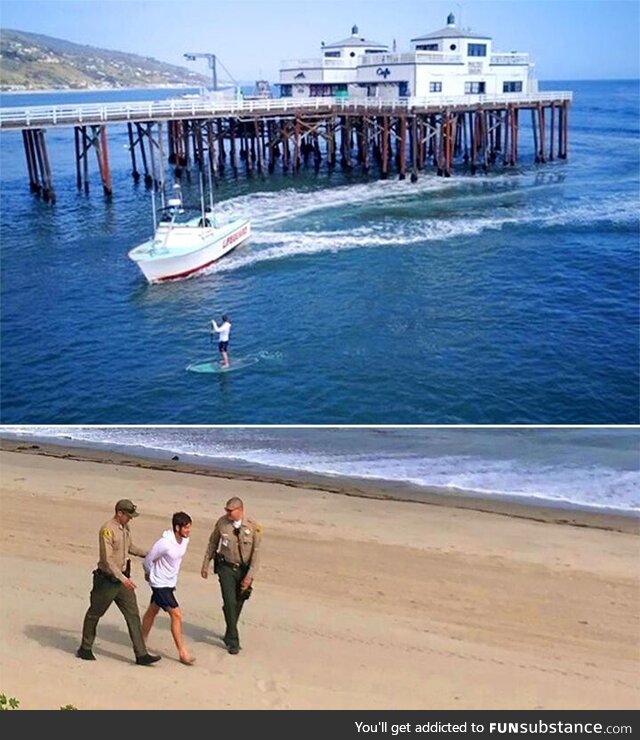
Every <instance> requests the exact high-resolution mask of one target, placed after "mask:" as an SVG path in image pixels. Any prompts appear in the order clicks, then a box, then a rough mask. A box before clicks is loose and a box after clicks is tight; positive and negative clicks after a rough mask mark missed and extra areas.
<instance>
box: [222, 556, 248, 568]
mask: <svg viewBox="0 0 640 740" xmlns="http://www.w3.org/2000/svg"><path fill="white" fill-rule="evenodd" d="M220 564H221V565H226V566H227V567H229V568H231V570H240V568H246V567H247V566H246V564H244V563H230V562H229V561H228V560H225V559H224V558H220Z"/></svg>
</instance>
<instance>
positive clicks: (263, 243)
mask: <svg viewBox="0 0 640 740" xmlns="http://www.w3.org/2000/svg"><path fill="white" fill-rule="evenodd" d="M462 184H464V185H467V184H468V180H467V181H466V182H463V181H462V180H461V181H460V184H459V185H457V186H454V187H459V186H460V185H462ZM397 185H400V186H401V187H400V188H399V187H397ZM386 186H387V183H376V184H375V185H373V186H369V185H365V186H356V187H355V193H354V192H352V190H353V189H352V188H338V189H337V190H342V191H343V192H342V194H341V195H340V194H338V193H337V192H336V191H321V193H305V194H302V196H301V199H302V201H303V210H302V211H301V210H300V209H299V208H295V207H294V205H291V204H289V203H287V202H285V203H283V202H282V200H283V199H285V200H286V199H287V197H288V196H285V195H284V194H283V193H279V194H277V195H275V194H272V193H270V194H258V195H256V196H246V200H247V204H248V203H251V208H250V213H251V218H252V220H253V221H254V223H255V224H256V226H255V231H254V233H253V237H252V240H251V242H250V243H249V244H248V245H247V247H246V248H245V249H244V250H240V251H238V252H236V253H234V254H233V255H230V256H229V257H228V258H227V259H226V260H224V261H222V262H220V263H218V264H217V265H215V266H212V267H211V268H209V270H207V272H209V271H211V272H228V271H234V270H239V269H242V268H245V267H249V266H252V265H255V264H258V263H263V262H269V261H274V260H283V259H288V258H291V257H297V256H304V255H317V254H322V253H337V252H343V251H346V250H352V249H371V248H376V247H389V246H411V245H421V244H424V243H425V242H427V243H428V242H434V241H443V240H454V239H459V238H466V237H471V236H477V235H479V234H482V233H484V232H487V231H491V230H495V231H499V230H502V229H504V228H514V229H517V228H518V227H530V226H531V225H532V224H535V225H536V227H538V228H540V229H553V228H556V227H559V226H567V225H574V226H575V227H576V228H588V229H592V228H594V227H595V226H598V225H602V226H606V225H607V224H611V225H613V226H615V227H623V228H625V227H631V228H633V227H634V226H635V225H636V224H637V222H638V216H637V209H636V208H635V203H634V202H633V198H632V196H631V195H630V196H629V197H628V198H624V197H623V198H620V196H616V197H614V196H611V197H609V198H603V199H601V200H600V201H599V203H598V207H597V208H595V207H594V204H593V202H592V201H591V200H590V199H588V198H587V197H583V198H582V199H580V198H578V199H576V200H572V201H567V203H566V204H563V203H560V204H559V205H558V204H557V203H555V202H545V203H541V204H536V205H526V204H525V205H524V206H523V205H521V204H520V203H515V204H514V203H513V199H509V198H506V199H505V198H502V199H500V202H499V203H494V205H493V208H492V214H491V215H489V216H487V215H486V211H487V209H486V207H484V205H483V206H481V207H478V205H476V206H475V208H474V206H473V205H470V202H469V201H473V200H477V198H482V199H483V200H484V199H485V198H487V197H492V196H490V195H489V196H488V195H487V194H486V193H485V194H481V195H474V194H473V193H471V194H470V196H469V197H466V194H461V193H456V200H455V201H452V200H448V201H447V202H446V209H445V210H443V211H442V213H441V214H439V215H437V216H432V217H428V216H426V215H425V217H407V216H403V215H402V214H403V211H402V210H400V211H399V212H398V213H394V211H393V210H392V209H389V204H390V203H391V202H394V201H395V202H399V203H401V202H402V199H403V198H404V199H406V198H407V191H406V183H396V187H391V188H389V191H388V192H387V190H386ZM445 187H448V185H447V186H445ZM429 190H431V191H436V192H437V191H439V190H442V188H435V187H432V188H430V187H423V192H424V191H429ZM287 192H288V191H287ZM381 193H384V198H385V200H384V204H385V208H381V210H380V215H379V216H378V218H377V220H376V219H375V218H373V219H372V218H370V217H368V218H367V223H366V224H364V223H361V225H359V226H355V227H353V228H348V229H333V230H329V229H313V228H305V229H299V228H297V229H296V226H299V224H300V220H301V217H302V216H303V215H308V214H309V213H311V212H312V211H322V210H324V209H331V211H332V218H333V219H334V220H336V221H337V222H339V218H340V213H339V212H337V209H338V208H340V209H343V210H344V211H346V210H349V211H350V212H351V213H352V214H353V206H354V205H357V204H358V203H362V204H365V203H367V202H375V203H377V202H379V196H380V194H381ZM521 194H522V193H521ZM243 197H244V196H243ZM410 197H411V198H412V199H413V198H415V193H414V192H412V193H411V196H410ZM496 197H497V196H496ZM234 200H236V201H237V200H238V199H234ZM494 200H495V197H494ZM253 201H258V203H260V207H261V208H265V209H266V210H269V209H271V211H272V214H271V215H270V216H267V217H264V216H263V217H260V216H258V215H257V212H256V211H254V208H255V205H256V204H255V202H253ZM267 203H268V204H269V205H267ZM474 210H475V211H476V214H475V215H474V213H473V211H474ZM254 214H256V215H254ZM362 220H364V219H362ZM308 221H309V220H308V219H307V223H308ZM318 222H319V223H321V222H320V221H318Z"/></svg>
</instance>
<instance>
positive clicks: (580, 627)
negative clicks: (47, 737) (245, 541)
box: [0, 441, 640, 709]
mask: <svg viewBox="0 0 640 740" xmlns="http://www.w3.org/2000/svg"><path fill="white" fill-rule="evenodd" d="M2 448H3V450H2V451H1V452H0V466H1V467H0V490H1V498H0V502H1V510H0V513H1V537H0V558H1V560H0V565H1V572H2V605H1V612H0V614H1V618H0V638H1V644H2V648H1V655H0V693H4V694H6V695H7V696H14V697H16V698H18V699H19V700H20V706H21V708H22V709H57V708H58V707H59V706H61V705H65V704H73V705H75V706H76V707H78V708H80V709H243V708H244V709H536V708H537V709H637V708H639V707H640V676H639V671H638V666H639V661H638V658H639V657H640V651H639V643H640V624H639V615H640V591H639V583H640V577H639V569H638V564H639V562H640V557H639V556H640V536H639V535H638V521H637V520H633V519H628V518H624V517H602V516H593V517H590V516H588V515H580V516H577V517H576V518H575V519H574V518H573V517H571V516H565V515H563V516H558V512H557V511H555V512H554V511H552V510H543V509H536V508H528V507H524V506H507V505H505V506H502V507H498V509H499V510H498V511H480V510H477V509H483V508H487V505H485V504H486V502H484V503H483V502H481V501H476V502H475V504H474V503H473V502H466V503H465V504H464V506H463V508H460V507H459V506H458V504H457V502H456V501H454V500H453V499H450V500H449V501H447V499H446V498H443V497H435V498H434V499H433V500H432V501H431V503H430V504H421V503H416V502H413V501H392V500H388V499H385V498H384V497H382V498H369V499H367V498H362V497H361V495H354V494H362V493H363V492H362V491H357V490H354V488H353V486H352V485H350V484H348V483H346V482H345V483H344V486H341V484H340V483H339V482H338V483H336V482H334V483H333V484H332V486H330V487H329V486H324V488H323V487H321V486H319V485H316V484H315V483H312V482H308V483H304V482H303V481H295V482H294V481H289V482H288V483H282V482H277V481H264V480H250V479H247V478H248V476H244V477H243V476H239V475H237V474H222V473H220V474H216V475H212V474H211V472H209V474H207V475H203V474H201V473H202V471H197V470H195V469H194V468H193V466H191V468H190V467H189V466H183V467H180V465H179V464H178V463H168V464H162V463H154V464H152V463H150V462H149V461H140V460H136V459H134V458H133V457H131V456H123V455H115V454H105V453H97V452H88V451H85V450H78V449H64V448H60V447H56V448H52V447H47V446H44V445H40V446H38V447H37V448H36V447H34V446H31V445H25V444H24V443H22V444H20V443H8V442H6V441H4V442H3V443H2ZM44 453H46V454H44ZM78 458H83V459H78ZM169 467H173V468H178V470H169V469H166V468H169ZM158 468H165V469H158ZM329 488H330V489H331V490H329ZM341 490H342V491H343V493H346V494H351V495H340V493H339V492H340V491H341ZM364 493H365V494H366V495H374V496H375V491H374V490H373V489H371V490H369V491H367V492H364ZM233 495H240V496H241V497H242V498H244V500H245V503H246V510H247V514H249V515H251V516H253V517H254V518H256V519H257V520H258V521H260V522H261V524H262V525H263V527H264V540H263V560H262V568H261V571H260V573H259V574H258V577H257V579H256V582H255V584H254V585H255V588H254V594H253V596H252V598H251V600H250V601H249V602H248V604H247V606H246V609H245V611H244V612H243V615H242V618H241V623H240V634H241V640H242V644H243V650H242V652H241V653H240V654H239V655H237V656H231V655H229V654H227V653H226V652H225V650H224V648H223V646H222V643H221V640H220V637H221V635H222V632H223V630H224V622H223V616H222V611H221V599H220V594H219V588H218V585H217V579H215V578H214V577H212V576H211V577H210V578H209V579H208V580H207V581H205V580H203V579H202V578H201V577H200V575H199V572H200V565H201V562H202V556H203V553H204V549H205V546H206V542H207V539H208V536H209V533H210V531H211V529H212V527H213V523H214V522H215V520H216V519H217V517H218V516H220V515H221V513H222V509H223V504H224V502H225V500H226V499H227V498H229V497H230V496H233ZM119 498H131V499H133V501H135V502H136V503H137V505H138V507H139V509H140V511H141V512H142V515H141V516H140V517H139V518H138V519H136V520H135V521H134V522H133V523H132V531H133V533H134V541H136V542H137V543H138V544H140V545H142V546H145V547H147V546H150V545H151V544H152V542H153V541H154V540H155V539H156V538H157V537H159V536H160V534H161V532H162V531H163V530H164V529H165V528H166V527H167V526H168V525H169V523H170V517H171V514H172V513H173V512H174V511H176V510H180V509H182V510H185V511H187V512H188V513H189V514H191V516H192V517H193V520H194V528H193V534H192V537H191V542H190V545H189V550H188V552H187V555H186V557H185V560H184V562H183V567H182V572H181V575H180V580H179V584H178V589H177V596H178V600H179V601H180V604H181V606H182V609H183V613H184V615H185V634H186V638H187V642H188V645H189V648H190V649H191V651H192V652H193V654H194V655H195V656H196V659H197V661H196V664H195V665H194V666H192V667H187V666H184V665H182V664H181V663H179V662H178V659H177V654H176V651H175V647H174V645H173V641H172V638H171V634H170V632H169V625H168V622H169V620H168V618H167V617H166V615H164V614H160V615H159V616H158V618H157V620H156V626H155V627H154V629H153V631H152V633H151V636H150V639H149V648H150V650H151V651H154V652H158V653H159V654H161V655H162V656H163V659H162V660H161V661H160V662H159V663H158V664H156V665H154V666H152V667H141V666H136V665H135V663H134V662H133V652H132V649H131V645H130V642H129V639H128V635H127V632H126V627H125V623H124V619H123V618H122V616H121V614H120V613H119V611H118V610H117V608H116V607H115V605H113V606H112V607H111V608H110V610H109V611H108V612H107V614H106V615H105V616H104V617H103V619H102V620H101V622H100V624H99V626H98V638H97V640H96V644H95V648H94V652H95V654H96V656H97V660H96V661H95V662H85V661H81V660H79V659H78V658H76V657H75V654H74V653H75V650H76V648H77V646H78V644H79V639H80V631H81V625H82V619H83V616H84V613H85V611H86V609H87V606H88V596H89V590H90V584H91V571H92V570H93V568H94V567H95V564H96V557H97V533H98V528H99V527H100V525H101V524H102V523H103V522H104V521H105V520H106V519H108V518H109V517H110V515H111V514H112V511H113V505H114V503H115V501H116V500H117V499H119ZM454 504H455V506H454ZM494 508H495V507H494ZM571 521H573V524H571V523H567V522H571ZM576 525H577V526H576ZM133 577H134V579H135V580H136V582H137V583H138V601H139V604H140V605H141V611H144V609H145V608H146V604H147V603H148V598H149V591H148V587H147V585H146V584H145V582H144V580H143V577H142V567H141V562H140V560H139V559H134V569H133Z"/></svg>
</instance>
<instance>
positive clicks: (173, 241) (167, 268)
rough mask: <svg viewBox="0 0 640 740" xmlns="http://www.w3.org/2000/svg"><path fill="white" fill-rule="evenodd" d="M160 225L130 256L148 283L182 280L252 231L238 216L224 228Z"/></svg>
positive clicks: (202, 267)
mask: <svg viewBox="0 0 640 740" xmlns="http://www.w3.org/2000/svg"><path fill="white" fill-rule="evenodd" d="M162 228H163V227H162V226H161V227H159V229H158V232H157V233H156V236H155V238H154V240H152V241H149V242H145V243H144V244H140V245H139V246H137V247H134V248H133V249H132V250H131V251H130V252H129V255H128V256H129V258H130V259H131V260H132V261H133V262H135V263H136V264H137V265H138V267H139V268H140V270H141V272H142V274H143V275H144V276H145V278H146V279H147V281H148V282H149V283H161V282H164V281H166V280H179V279H181V278H186V277H190V276H192V275H195V274H196V273H197V272H200V270H203V269H204V268H205V267H208V266H209V265H212V264H213V263H214V262H216V261H217V260H219V259H220V258H221V257H224V255H225V254H228V253H229V252H231V250H232V249H235V248H236V247H237V246H238V245H239V244H242V242H244V241H246V240H247V239H248V238H249V236H250V235H251V223H250V222H249V221H248V220H237V221H233V222H230V223H229V224H226V225H225V226H224V227H221V228H208V229H207V228H192V227H186V228H184V229H180V228H178V229H171V228H170V227H167V229H168V230H167V232H166V234H164V235H163V232H162Z"/></svg>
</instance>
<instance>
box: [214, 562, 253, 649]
mask: <svg viewBox="0 0 640 740" xmlns="http://www.w3.org/2000/svg"><path fill="white" fill-rule="evenodd" d="M248 570H249V569H248V568H236V569H234V568H233V567H231V566H230V565H227V564H226V563H220V565H218V580H219V581H220V591H221V592H222V611H223V612H224V621H225V622H226V624H227V629H226V631H225V633H224V641H225V644H226V645H227V646H228V647H232V646H234V647H240V637H239V635H238V619H239V617H240V612H241V611H242V607H243V606H244V602H245V599H243V598H241V597H240V582H241V581H242V579H243V578H244V577H245V576H246V574H247V571H248Z"/></svg>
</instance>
